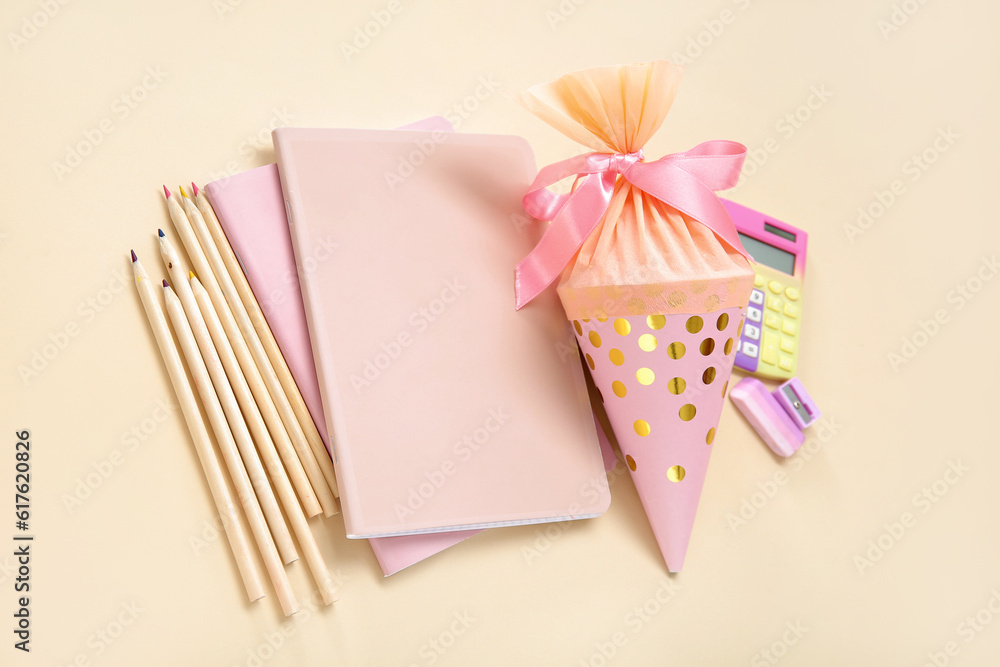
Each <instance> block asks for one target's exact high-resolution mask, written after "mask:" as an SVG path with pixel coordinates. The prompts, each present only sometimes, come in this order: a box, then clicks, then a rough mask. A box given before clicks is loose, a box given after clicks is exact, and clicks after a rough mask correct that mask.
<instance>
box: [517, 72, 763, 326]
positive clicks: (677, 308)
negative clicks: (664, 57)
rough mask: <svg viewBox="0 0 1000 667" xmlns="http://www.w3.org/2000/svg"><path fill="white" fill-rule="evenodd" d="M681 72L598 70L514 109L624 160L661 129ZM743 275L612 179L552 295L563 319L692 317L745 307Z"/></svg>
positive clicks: (697, 235) (708, 244) (685, 226)
mask: <svg viewBox="0 0 1000 667" xmlns="http://www.w3.org/2000/svg"><path fill="white" fill-rule="evenodd" d="M682 72H683V70H682V68H681V67H680V66H678V65H674V64H672V63H668V62H665V61H657V62H652V63H644V64H639V65H621V66H615V67H598V68H593V69H588V70H584V71H580V72H574V73H571V74H567V75H565V76H563V77H560V78H559V79H557V80H555V81H553V82H550V83H545V84H541V85H538V86H535V87H533V88H531V89H529V90H527V91H526V92H524V93H522V95H521V96H520V101H521V102H522V103H523V104H524V105H525V106H526V107H527V108H528V109H529V110H530V111H531V112H532V113H534V114H535V115H537V116H538V117H539V118H541V119H542V120H544V121H545V122H547V123H548V124H549V125H551V126H553V127H554V128H556V129H557V130H559V131H560V132H562V133H563V134H565V135H566V136H568V137H570V138H572V139H574V140H576V141H578V142H580V143H581V144H583V145H585V146H587V147H589V148H591V149H593V150H595V151H599V152H605V153H608V152H610V153H634V152H636V151H638V150H640V149H642V147H643V146H644V145H645V144H646V142H647V141H648V140H649V138H650V137H651V136H652V135H653V134H654V133H655V132H656V130H658V129H659V127H660V125H661V124H662V123H663V120H664V118H665V117H666V115H667V112H668V111H669V110H670V107H671V105H672V104H673V101H674V97H675V95H676V94H677V88H678V85H679V84H680V80H681V76H682ZM753 275H754V274H753V270H752V269H751V267H750V264H749V262H747V260H746V259H745V258H744V257H743V256H742V255H740V254H739V253H738V252H737V251H736V250H734V249H732V248H730V247H728V245H726V244H725V243H723V242H721V241H720V240H719V239H718V238H717V237H716V236H715V234H714V233H713V232H712V231H711V230H709V229H708V228H707V227H705V226H704V225H702V224H701V223H699V222H698V221H696V220H693V219H691V218H689V217H687V216H686V215H684V214H683V213H680V212H679V211H677V210H675V209H673V208H671V207H670V206H669V204H665V203H664V202H661V201H659V200H658V199H656V198H655V197H652V196H651V195H649V194H647V193H644V192H642V191H641V190H639V189H638V188H636V187H634V186H633V185H631V184H630V183H628V182H626V181H625V180H624V179H623V178H620V177H619V179H618V182H617V183H616V184H615V190H614V194H613V195H612V199H611V204H610V206H609V207H608V210H607V212H606V213H605V215H604V217H603V218H602V219H601V221H600V222H599V223H598V225H597V227H596V228H595V229H594V231H593V232H592V233H591V234H590V236H589V237H588V238H587V240H586V241H585V242H584V244H583V246H582V247H581V248H580V251H579V252H578V253H577V255H576V256H575V257H574V259H573V260H572V261H571V262H570V264H569V265H568V266H567V267H566V270H565V271H564V272H563V274H562V277H561V279H560V281H559V286H558V292H559V297H560V299H561V300H562V303H563V307H564V309H565V310H566V315H567V317H569V319H583V318H590V317H609V316H610V317H613V316H626V315H633V316H634V315H651V314H673V313H702V312H712V311H717V310H722V309H724V308H727V307H730V306H739V307H742V306H744V305H746V302H747V299H748V298H749V294H750V291H751V287H752V284H753Z"/></svg>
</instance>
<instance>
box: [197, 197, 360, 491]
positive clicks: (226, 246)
mask: <svg viewBox="0 0 1000 667" xmlns="http://www.w3.org/2000/svg"><path fill="white" fill-rule="evenodd" d="M191 189H192V191H193V193H194V202H195V205H196V206H197V207H198V211H199V212H200V213H201V216H202V218H204V220H205V222H206V223H207V225H208V231H209V232H210V233H211V235H212V240H213V241H215V246H216V248H218V250H219V254H220V255H221V256H222V263H223V264H224V265H225V267H226V271H227V272H228V273H229V277H230V278H231V279H232V281H233V284H234V286H235V288H236V291H237V293H238V294H239V296H240V299H241V300H242V301H243V306H244V307H245V308H246V311H247V314H248V315H249V316H250V321H251V322H252V323H253V327H254V329H255V330H256V331H257V335H258V336H259V337H260V342H261V343H262V344H263V345H264V351H265V352H267V356H268V358H269V359H270V360H271V364H272V365H273V366H274V370H275V372H277V374H278V380H279V381H280V382H281V386H282V387H283V388H284V390H285V394H286V395H287V396H288V400H289V401H290V402H291V404H292V410H294V411H295V416H296V417H297V418H298V420H299V424H300V425H301V426H302V431H303V432H304V433H305V436H306V440H308V441H309V446H310V447H312V450H313V454H315V455H316V460H317V461H318V462H319V466H320V469H321V470H322V471H323V477H324V478H326V482H327V484H329V486H330V489H331V490H332V491H333V495H334V496H337V497H340V492H339V490H338V489H337V477H336V473H335V472H334V468H333V461H332V460H331V459H330V453H329V452H328V451H327V449H326V445H325V444H324V442H323V438H321V437H320V434H319V431H318V430H317V429H316V423H315V422H314V421H313V418H312V415H311V414H310V413H309V408H308V407H307V406H306V402H305V400H304V399H303V398H302V393H301V392H300V391H299V387H298V385H297V384H296V382H295V378H294V377H292V372H291V370H289V368H288V364H287V363H286V361H285V357H284V355H283V354H282V353H281V349H280V348H279V347H278V341H277V340H275V338H274V333H273V332H272V331H271V327H270V325H269V324H268V323H267V319H266V318H265V317H264V311H263V310H262V309H261V307H260V303H259V302H258V301H257V298H256V297H255V296H254V293H253V290H252V289H251V288H250V283H249V282H248V281H247V277H246V275H244V273H243V267H242V266H241V265H240V261H239V259H238V258H237V257H236V252H235V251H234V250H233V247H232V245H231V244H230V243H229V239H228V238H227V237H226V232H225V230H223V229H222V225H221V224H220V223H219V218H218V216H216V215H215V209H213V208H212V204H211V202H209V200H208V197H207V196H205V192H204V191H203V190H199V189H198V186H197V185H195V184H194V183H192V184H191Z"/></svg>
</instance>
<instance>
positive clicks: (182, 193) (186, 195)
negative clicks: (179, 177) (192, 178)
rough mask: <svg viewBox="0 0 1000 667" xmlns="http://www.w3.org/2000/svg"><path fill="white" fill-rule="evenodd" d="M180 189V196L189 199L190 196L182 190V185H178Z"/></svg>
mask: <svg viewBox="0 0 1000 667" xmlns="http://www.w3.org/2000/svg"><path fill="white" fill-rule="evenodd" d="M180 189H181V197H187V198H188V199H190V197H188V193H186V192H184V186H183V185H182V186H180Z"/></svg>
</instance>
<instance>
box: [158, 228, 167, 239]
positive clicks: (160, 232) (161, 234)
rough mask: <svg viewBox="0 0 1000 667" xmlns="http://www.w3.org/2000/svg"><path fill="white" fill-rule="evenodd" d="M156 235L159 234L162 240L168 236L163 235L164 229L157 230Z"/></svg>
mask: <svg viewBox="0 0 1000 667" xmlns="http://www.w3.org/2000/svg"><path fill="white" fill-rule="evenodd" d="M156 233H157V234H159V236H160V238H161V239H162V238H163V237H164V236H166V234H164V233H163V230H162V229H157V230H156Z"/></svg>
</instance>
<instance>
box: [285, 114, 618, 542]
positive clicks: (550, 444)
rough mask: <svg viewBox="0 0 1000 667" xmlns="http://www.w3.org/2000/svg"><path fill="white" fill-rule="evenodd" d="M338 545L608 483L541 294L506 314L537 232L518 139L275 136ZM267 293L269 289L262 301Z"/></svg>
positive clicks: (550, 304)
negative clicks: (527, 209)
mask: <svg viewBox="0 0 1000 667" xmlns="http://www.w3.org/2000/svg"><path fill="white" fill-rule="evenodd" d="M273 137H274V144H275V153H276V156H277V160H278V170H279V174H280V176H281V184H282V191H283V192H284V196H285V206H286V209H287V210H288V211H289V215H288V218H289V229H291V235H292V245H293V248H294V250H295V255H296V262H297V266H298V267H299V270H298V274H299V281H300V286H301V288H302V296H303V302H304V304H305V312H306V320H307V323H308V326H309V338H310V341H311V344H312V350H313V359H314V361H315V364H316V369H317V376H318V379H319V387H320V395H321V398H322V399H323V406H324V415H325V417H326V421H327V432H328V434H329V436H330V437H331V439H330V441H329V442H330V443H331V444H332V447H333V450H332V453H333V459H334V463H335V467H336V470H337V481H338V485H339V487H340V492H341V500H342V506H343V515H344V523H345V526H346V528H347V534H348V537H350V538H367V537H384V536H398V535H412V534H419V533H432V532H441V531H451V530H470V529H477V528H486V527H494V526H508V525H518V524H527V523H540V522H549V521H564V520H568V519H581V518H590V517H594V516H597V515H599V514H601V513H603V512H604V511H605V510H606V509H607V507H608V505H609V504H610V493H609V491H608V486H607V477H606V475H605V471H604V465H603V460H602V454H601V449H600V446H599V444H598V439H597V433H596V430H595V425H594V420H593V416H592V413H591V411H590V404H589V401H588V398H587V392H586V387H585V384H584V378H583V374H582V370H581V368H580V365H579V364H578V363H577V362H576V359H575V357H572V358H571V359H572V360H571V361H568V360H567V356H566V355H565V354H564V353H562V352H561V349H560V346H562V347H565V345H566V341H567V340H569V341H572V340H573V339H572V332H571V331H570V330H569V329H568V327H569V323H568V322H567V321H566V319H565V317H564V316H563V315H562V312H561V310H560V308H559V304H558V303H557V302H556V299H555V296H554V295H549V298H548V300H546V299H541V300H540V301H538V302H536V304H533V306H532V307H531V308H528V309H524V310H522V311H521V312H520V313H515V311H514V305H513V300H512V299H513V297H512V296H511V290H510V280H511V276H512V269H511V267H512V266H513V265H514V264H516V262H517V261H518V260H519V259H520V258H521V257H523V256H524V255H525V254H527V252H529V251H530V249H531V248H532V245H533V243H534V242H535V241H536V240H537V234H538V233H540V231H541V229H540V226H536V225H528V226H523V225H519V224H517V223H518V221H519V220H522V219H523V214H522V213H521V210H522V209H521V204H520V201H521V197H522V195H523V194H524V192H525V190H526V189H527V187H528V185H529V184H530V182H531V180H532V178H533V176H534V174H535V167H534V159H533V156H532V154H531V151H530V148H529V147H528V146H527V144H526V143H525V142H524V141H523V140H522V139H520V138H518V137H508V136H497V135H461V134H447V133H444V132H440V131H434V132H419V131H406V132H400V131H393V130H389V131H378V130H316V129H301V128H280V129H278V130H276V131H275V132H274V134H273ZM266 299H267V297H266V295H265V300H266Z"/></svg>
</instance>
